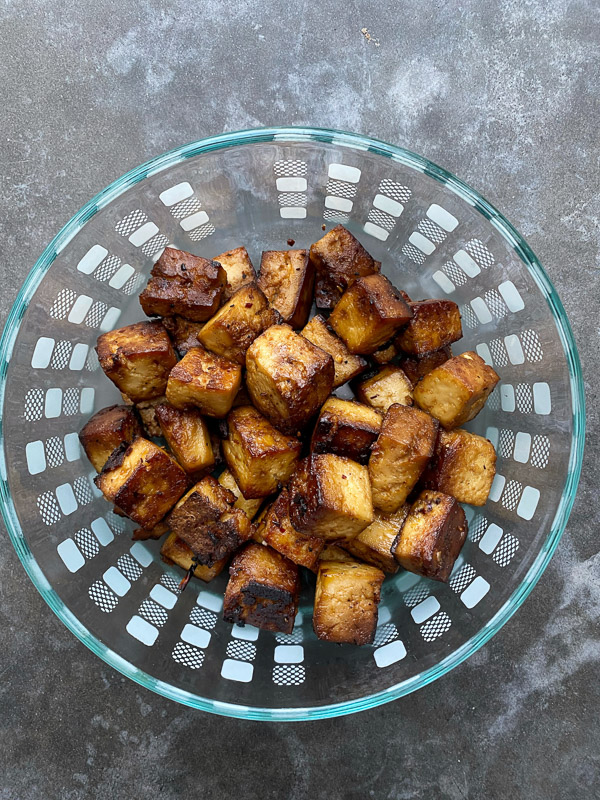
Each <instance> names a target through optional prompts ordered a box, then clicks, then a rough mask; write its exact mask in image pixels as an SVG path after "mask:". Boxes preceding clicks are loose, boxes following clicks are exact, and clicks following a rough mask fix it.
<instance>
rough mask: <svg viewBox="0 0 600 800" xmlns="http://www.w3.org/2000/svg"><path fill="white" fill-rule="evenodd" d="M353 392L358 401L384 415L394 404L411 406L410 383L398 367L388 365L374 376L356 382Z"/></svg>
mask: <svg viewBox="0 0 600 800" xmlns="http://www.w3.org/2000/svg"><path fill="white" fill-rule="evenodd" d="M355 392H356V396H357V397H358V399H359V400H360V401H361V402H363V403H367V405H370V406H372V407H373V408H376V409H377V411H379V412H380V413H381V414H385V413H386V412H387V410H388V408H389V407H390V406H391V405H393V404H394V403H398V404H399V405H401V406H412V404H413V397H412V383H411V382H410V381H409V379H408V378H407V377H406V375H405V374H404V372H403V371H402V370H401V369H400V367H394V366H393V365H392V364H388V365H387V366H385V367H383V368H382V369H380V370H379V372H376V373H375V375H371V376H370V377H367V378H364V379H363V380H361V381H357V383H356V386H355Z"/></svg>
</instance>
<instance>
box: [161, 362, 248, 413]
mask: <svg viewBox="0 0 600 800" xmlns="http://www.w3.org/2000/svg"><path fill="white" fill-rule="evenodd" d="M241 383H242V368H241V367H240V365H239V364H236V363H235V361H230V360H229V359H228V358H223V356H218V355H216V354H215V353H211V352H210V351H209V350H204V348H202V347H194V348H192V349H191V350H188V352H187V353H186V354H185V356H184V357H183V358H182V359H181V361H180V362H179V363H178V364H177V365H176V366H175V367H174V368H173V369H172V370H171V374H170V375H169V380H168V383H167V391H166V395H167V400H168V401H169V403H170V404H171V405H172V406H175V408H181V409H184V408H189V407H190V406H196V407H197V408H199V409H200V411H201V412H202V413H203V414H206V415H207V416H209V417H226V416H227V414H228V413H229V410H230V408H231V406H232V405H233V401H234V400H235V397H236V395H237V393H238V391H239V388H240V386H241Z"/></svg>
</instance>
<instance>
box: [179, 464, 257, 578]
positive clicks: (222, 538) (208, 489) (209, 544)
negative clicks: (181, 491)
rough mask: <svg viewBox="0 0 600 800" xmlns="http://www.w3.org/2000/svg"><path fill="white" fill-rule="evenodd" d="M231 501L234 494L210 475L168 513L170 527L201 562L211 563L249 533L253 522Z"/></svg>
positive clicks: (247, 536)
mask: <svg viewBox="0 0 600 800" xmlns="http://www.w3.org/2000/svg"><path fill="white" fill-rule="evenodd" d="M234 502H235V495H234V494H233V493H232V492H230V491H229V490H228V489H225V488H224V487H223V486H221V485H220V484H219V483H218V482H217V481H216V480H215V478H213V477H212V476H210V475H209V476H207V477H206V478H203V479H202V480H201V481H199V482H198V483H197V484H196V485H195V486H192V488H191V489H190V490H189V492H187V494H185V495H184V496H183V497H182V498H181V500H180V501H179V502H178V503H177V505H176V506H175V508H174V509H173V511H172V512H171V513H170V514H169V519H168V523H169V525H170V526H171V530H172V531H173V532H174V533H175V534H176V535H177V536H178V537H179V538H180V539H183V541H184V542H185V543H186V544H187V545H189V547H191V548H192V550H193V551H194V554H195V556H196V558H197V560H198V561H199V563H200V564H206V566H208V567H212V566H213V564H215V563H216V562H217V561H220V560H221V559H222V558H225V557H226V556H228V555H229V554H230V553H233V552H234V550H237V549H238V547H240V545H242V544H243V543H244V542H246V541H247V540H248V539H250V537H251V536H252V523H251V522H250V520H249V519H248V517H247V516H246V514H244V512H243V511H241V510H240V509H239V508H234V507H233V504H234Z"/></svg>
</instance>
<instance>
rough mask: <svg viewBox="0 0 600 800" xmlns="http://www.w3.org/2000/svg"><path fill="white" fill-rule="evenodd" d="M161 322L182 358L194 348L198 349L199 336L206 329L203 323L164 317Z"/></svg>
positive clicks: (181, 318)
mask: <svg viewBox="0 0 600 800" xmlns="http://www.w3.org/2000/svg"><path fill="white" fill-rule="evenodd" d="M161 321H162V324H163V326H164V327H165V328H166V330H167V332H168V334H169V336H170V337H171V341H172V342H173V347H174V348H175V350H177V352H178V353H179V357H180V358H183V357H184V355H185V354H186V353H187V351H188V350H191V349H192V347H198V334H199V333H200V331H201V330H202V328H203V327H204V323H203V322H192V321H191V320H189V319H184V318H183V317H164V318H163V319H162V320H161Z"/></svg>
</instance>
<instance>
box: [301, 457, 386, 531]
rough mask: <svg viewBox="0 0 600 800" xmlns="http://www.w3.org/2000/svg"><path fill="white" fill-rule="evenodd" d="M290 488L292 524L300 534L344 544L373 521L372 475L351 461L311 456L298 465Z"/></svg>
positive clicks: (360, 465) (340, 458) (342, 458)
mask: <svg viewBox="0 0 600 800" xmlns="http://www.w3.org/2000/svg"><path fill="white" fill-rule="evenodd" d="M288 488H289V495H290V521H291V523H292V525H293V526H294V528H295V529H296V530H297V531H298V532H299V533H303V534H305V535H308V536H317V537H319V538H320V539H325V540H327V541H339V542H343V541H347V540H348V539H353V538H354V537H355V536H358V534H359V533H360V532H361V531H363V530H364V529H365V528H366V527H367V525H370V524H371V523H372V522H373V503H372V499H371V486H370V484H369V473H368V471H367V468H366V467H364V466H362V464H357V463H356V462H355V461H351V460H350V459H349V458H344V457H342V456H336V455H333V453H321V454H320V455H315V456H309V457H308V458H305V459H304V460H303V461H301V462H300V464H298V467H297V468H296V471H295V472H294V474H293V475H292V478H291V480H290V485H289V487H288Z"/></svg>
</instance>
